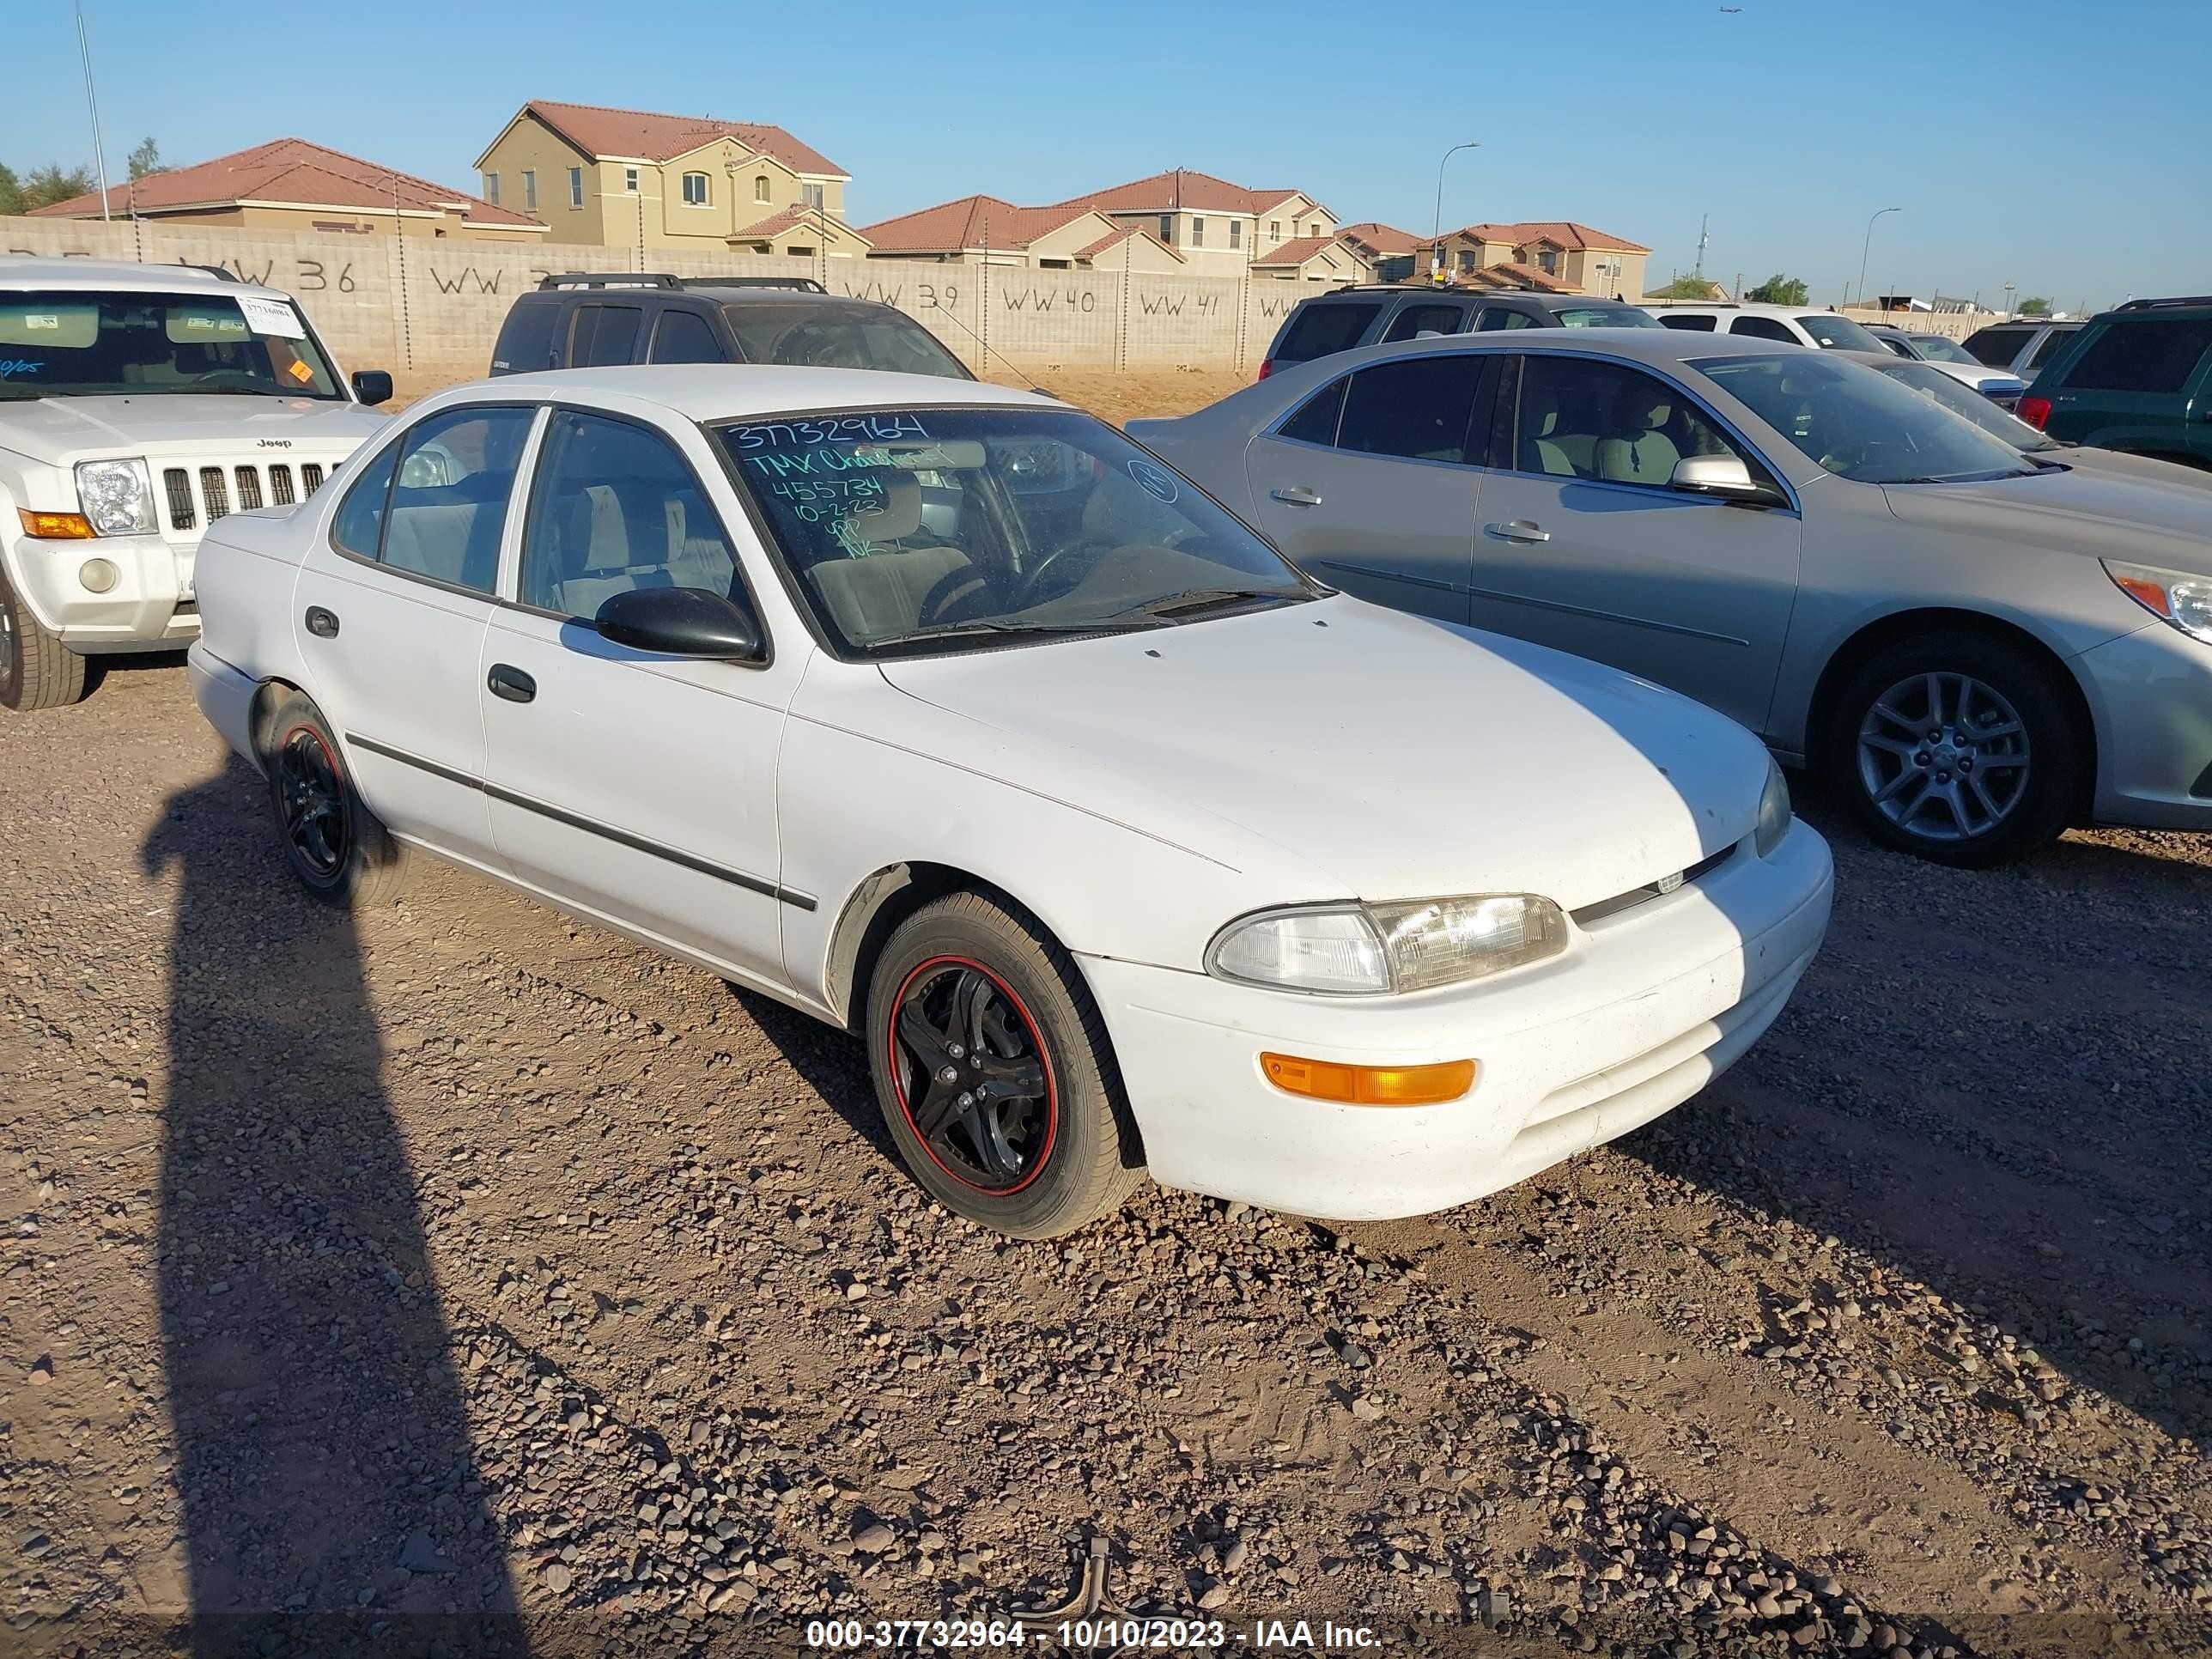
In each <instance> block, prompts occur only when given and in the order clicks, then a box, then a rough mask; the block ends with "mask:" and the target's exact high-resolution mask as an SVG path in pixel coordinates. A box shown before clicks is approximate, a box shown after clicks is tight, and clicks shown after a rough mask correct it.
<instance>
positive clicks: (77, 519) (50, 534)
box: [15, 507, 94, 542]
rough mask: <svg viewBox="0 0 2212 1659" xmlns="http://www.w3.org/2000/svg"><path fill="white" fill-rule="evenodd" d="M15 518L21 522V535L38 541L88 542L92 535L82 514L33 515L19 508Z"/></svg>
mask: <svg viewBox="0 0 2212 1659" xmlns="http://www.w3.org/2000/svg"><path fill="white" fill-rule="evenodd" d="M15 516H16V517H17V518H19V519H21V520H22V521H23V533H24V534H25V535H26V536H35V537H37V538H39V539H40V541H46V542H88V541H90V540H91V539H92V538H93V535H94V531H93V528H92V521H91V520H89V519H87V518H86V517H85V516H84V514H83V513H33V512H32V511H31V509H30V508H29V507H17V508H16V509H15Z"/></svg>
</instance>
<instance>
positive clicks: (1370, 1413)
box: [1352, 1394, 1383, 1423]
mask: <svg viewBox="0 0 2212 1659" xmlns="http://www.w3.org/2000/svg"><path fill="white" fill-rule="evenodd" d="M1352 1415H1353V1416H1354V1417H1356V1418H1358V1419H1359V1420H1360V1421H1361V1422H1363V1423H1372V1422H1373V1421H1374V1420H1375V1419H1376V1418H1378V1417H1380V1416H1382V1415H1383V1408H1382V1407H1380V1406H1378V1405H1376V1403H1375V1401H1374V1400H1373V1399H1372V1398H1371V1397H1370V1396H1369V1395H1364V1394H1363V1395H1355V1396H1353V1399H1352Z"/></svg>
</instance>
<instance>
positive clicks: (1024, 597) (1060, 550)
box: [1008, 542, 1090, 611]
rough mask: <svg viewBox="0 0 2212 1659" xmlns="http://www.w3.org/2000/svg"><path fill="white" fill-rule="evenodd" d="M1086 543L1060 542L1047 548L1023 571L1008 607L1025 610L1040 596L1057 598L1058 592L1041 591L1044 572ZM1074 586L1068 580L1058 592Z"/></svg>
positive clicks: (1034, 603) (1086, 544)
mask: <svg viewBox="0 0 2212 1659" xmlns="http://www.w3.org/2000/svg"><path fill="white" fill-rule="evenodd" d="M1088 545H1090V544H1088V543H1085V542H1062V543H1061V544H1060V545H1059V546H1058V547H1054V548H1051V549H1048V550H1047V551H1046V553H1045V555H1044V556H1043V557H1042V558H1041V559H1039V560H1038V561H1037V562H1036V563H1035V564H1033V565H1031V566H1030V568H1028V569H1027V570H1026V571H1024V572H1023V574H1022V578H1021V581H1020V583H1019V585H1018V586H1016V588H1015V590H1014V602H1013V604H1012V605H1011V606H1009V607H1008V609H1010V610H1014V611H1025V610H1027V609H1028V608H1029V607H1030V605H1036V604H1037V603H1039V602H1040V599H1042V598H1051V599H1057V598H1058V597H1059V596H1060V595H1059V594H1058V593H1054V594H1045V593H1044V592H1043V588H1044V578H1045V573H1046V572H1047V571H1048V570H1050V569H1051V568H1053V567H1054V565H1056V564H1058V563H1059V562H1060V559H1061V558H1062V556H1065V555H1066V554H1069V553H1072V552H1074V551H1075V550H1077V549H1079V548H1081V547H1085V546H1088ZM1077 580H1081V578H1078V579H1077ZM1073 586H1075V583H1074V582H1070V583H1068V584H1067V586H1066V587H1063V588H1061V589H1060V592H1061V593H1065V592H1067V589H1068V588H1069V587H1073Z"/></svg>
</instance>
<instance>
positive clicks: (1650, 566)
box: [1472, 352, 1802, 732]
mask: <svg viewBox="0 0 2212 1659" xmlns="http://www.w3.org/2000/svg"><path fill="white" fill-rule="evenodd" d="M1515 361H1516V363H1517V366H1518V374H1517V376H1516V375H1515V374H1513V373H1512V372H1511V371H1510V370H1509V372H1508V374H1507V379H1508V380H1515V379H1516V378H1517V380H1518V391H1517V397H1516V392H1515V388H1514V387H1513V386H1505V387H1503V388H1501V390H1500V392H1499V394H1498V405H1497V420H1496V422H1495V426H1494V428H1493V431H1492V437H1491V444H1490V448H1491V454H1492V462H1493V465H1494V466H1495V467H1496V469H1497V470H1496V471H1492V472H1491V473H1489V474H1488V475H1487V476H1486V477H1485V478H1484V480H1483V485H1482V512H1481V519H1482V526H1481V531H1480V534H1479V535H1478V536H1477V538H1475V552H1474V573H1473V577H1472V584H1473V587H1474V607H1473V620H1474V625H1475V626H1476V627H1478V628H1490V629H1497V630H1498V632H1499V633H1501V634H1511V635H1516V636H1517V637H1519V638H1521V639H1525V640H1534V641H1536V642H1537V643H1538V644H1541V645H1549V646H1554V647H1558V648H1559V649H1560V650H1562V651H1570V652H1572V653H1574V654H1575V655H1577V656H1578V657H1589V658H1592V659H1595V660H1596V661H1599V662H1603V663H1610V664H1612V665H1613V666H1614V667H1616V668H1625V669H1626V670H1628V671H1630V672H1631V673H1634V674H1641V675H1643V676H1644V678H1647V679H1651V680H1656V681H1657V682H1658V683H1659V684H1662V685H1666V686H1671V687H1673V688H1674V690H1677V691H1681V692H1684V693H1686V694H1687V695H1688V696H1692V697H1695V698H1696V699H1698V701H1699V702H1703V703H1706V704H1709V705H1710V706H1711V707H1712V708H1717V709H1719V710H1720V711H1721V712H1722V713H1723V714H1727V715H1729V716H1731V717H1732V718H1734V719H1735V720H1740V721H1741V722H1742V723H1743V724H1744V725H1746V726H1749V727H1750V728H1751V729H1752V730H1753V731H1754V732H1764V731H1765V729H1766V717H1767V710H1768V707H1769V705H1770V704H1771V702H1772V701H1773V693H1774V678H1775V673H1776V670H1777V667H1778V665H1779V663H1780V661H1781V656H1782V643H1783V637H1784V634H1785V633H1786V631H1787V630H1788V628H1789V624H1790V608H1791V606H1792V605H1793V604H1794V603H1795V601H1796V592H1797V574H1798V559H1799V532H1800V529H1801V528H1802V526H1801V524H1800V521H1799V520H1798V517H1797V515H1796V513H1794V512H1791V511H1788V510H1786V509H1780V508H1776V509H1769V510H1757V509H1753V508H1748V507H1731V506H1728V505H1725V504H1723V503H1722V502H1719V501H1714V500H1711V499H1710V498H1708V497H1705V496H1698V495H1680V494H1677V493H1675V492H1674V490H1672V489H1670V488H1669V487H1668V481H1669V479H1670V477H1672V475H1673V472H1674V464H1675V462H1676V461H1678V460H1679V459H1681V458H1682V457H1684V456H1686V455H1713V454H1733V455H1736V456H1738V457H1740V458H1741V459H1742V460H1743V461H1744V463H1745V465H1747V466H1748V467H1749V468H1750V469H1751V471H1752V475H1753V477H1771V476H1772V475H1771V473H1770V472H1769V471H1767V469H1766V468H1765V465H1763V464H1762V463H1761V462H1760V461H1759V457H1758V456H1757V455H1756V454H1755V453H1753V452H1752V451H1751V450H1749V449H1748V448H1747V447H1745V446H1744V445H1742V444H1741V443H1739V442H1738V441H1736V440H1735V439H1734V438H1733V437H1731V436H1729V435H1728V433H1727V432H1726V431H1724V430H1723V428H1722V427H1721V425H1720V424H1719V422H1717V421H1716V420H1714V419H1713V418H1712V417H1711V415H1710V414H1708V413H1707V412H1706V411H1705V410H1703V409H1701V408H1699V405H1698V404H1696V403H1695V402H1693V401H1692V399H1691V398H1689V396H1688V395H1687V394H1686V393H1685V392H1682V391H1681V390H1680V389H1679V388H1677V387H1675V386H1671V385H1669V384H1668V383H1667V382H1665V381H1662V380H1659V379H1657V378H1656V376H1653V375H1650V374H1645V373H1644V371H1643V370H1641V369H1638V368H1630V367H1628V366H1627V365H1626V364H1622V363H1617V362H1607V361H1604V360H1602V359H1599V358H1594V357H1580V356H1568V355H1566V354H1564V353H1553V352H1543V353H1534V352H1532V353H1529V354H1528V355H1527V356H1522V357H1520V358H1518V359H1517V360H1515Z"/></svg>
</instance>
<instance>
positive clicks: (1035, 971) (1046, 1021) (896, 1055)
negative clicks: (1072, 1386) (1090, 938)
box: [866, 893, 1144, 1238]
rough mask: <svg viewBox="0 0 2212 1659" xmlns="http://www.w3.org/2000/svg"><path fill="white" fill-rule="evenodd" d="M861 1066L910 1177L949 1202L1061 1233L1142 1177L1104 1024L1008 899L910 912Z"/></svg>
mask: <svg viewBox="0 0 2212 1659" xmlns="http://www.w3.org/2000/svg"><path fill="white" fill-rule="evenodd" d="M866 1018H867V1023H868V1064H869V1071H870V1073H871V1074H872V1077H873V1079H874V1081H875V1085H876V1098H877V1100H878V1103H879V1104H880V1105H881V1106H882V1108H883V1113H884V1121H885V1123H886V1124H887V1125H888V1126H889V1127H890V1133H891V1139H892V1140H893V1141H894V1142H895V1143H896V1145H897V1146H898V1149H899V1155H900V1157H901V1158H903V1159H904V1160H905V1162H906V1166H907V1168H908V1170H909V1171H911V1172H912V1174H913V1176H914V1177H915V1180H916V1181H917V1182H919V1183H920V1184H921V1187H922V1188H924V1189H925V1190H926V1191H927V1193H928V1194H930V1196H931V1197H933V1198H934V1199H935V1200H937V1201H938V1202H939V1203H940V1204H942V1205H944V1206H945V1207H946V1208H947V1209H949V1210H951V1211H952V1212H955V1213H956V1214H958V1215H963V1216H965V1217H967V1218H969V1220H971V1221H975V1222H978V1223H980V1224H981V1225H984V1226H986V1227H990V1228H994V1229H995V1230H996V1231H1000V1232H1003V1233H1008V1234H1011V1235H1012V1236H1013V1237H1017V1238H1054V1237H1058V1236H1060V1234H1062V1233H1066V1232H1072V1231H1074V1230H1075V1229H1076V1228H1078V1227H1080V1226H1083V1225H1085V1224H1086V1223H1088V1222H1091V1221H1093V1220H1096V1219H1097V1218H1098V1217H1100V1216H1102V1215H1104V1214H1106V1213H1107V1212H1109V1211H1112V1210H1115V1209H1118V1208H1120V1207H1121V1204H1122V1203H1123V1202H1124V1201H1125V1200H1127V1197H1128V1195H1129V1194H1130V1193H1131V1192H1132V1191H1133V1189H1134V1188H1135V1187H1136V1184H1137V1182H1138V1181H1139V1179H1140V1178H1141V1177H1142V1176H1143V1173H1144V1170H1143V1163H1142V1159H1141V1158H1139V1156H1138V1155H1137V1146H1138V1142H1137V1135H1136V1128H1135V1126H1134V1124H1133V1122H1132V1121H1131V1120H1130V1118H1129V1115H1128V1108H1127V1104H1126V1103H1125V1102H1124V1101H1123V1100H1122V1098H1121V1075H1120V1073H1119V1071H1118V1069H1117V1068H1116V1067H1115V1063H1114V1055H1113V1050H1112V1048H1111V1047H1110V1046H1109V1043H1108V1042H1107V1038H1106V1030H1105V1025H1104V1023H1103V1021H1102V1020H1101V1019H1100V1018H1099V1016H1098V1011H1097V1006H1096V1005H1095V1004H1093V1003H1092V1001H1091V996H1090V994H1089V992H1088V991H1087V990H1086V989H1085V987H1084V984H1083V981H1082V979H1081V977H1080V976H1079V975H1078V973H1077V971H1076V969H1075V964H1074V963H1073V961H1072V960H1070V959H1069V957H1068V955H1067V952H1066V951H1064V950H1062V949H1061V948H1060V945H1058V944H1057V943H1055V942H1054V940H1053V939H1052V938H1051V937H1050V935H1048V933H1045V931H1044V930H1043V928H1042V927H1040V926H1039V925H1038V924H1037V922H1036V920H1035V919H1034V918H1033V917H1031V916H1030V915H1027V914H1026V913H1025V912H1024V911H1021V910H1019V909H1018V908H1015V907H1014V906H1012V905H1011V904H1009V903H1007V902H1005V901H1003V900H999V899H994V898H991V897H987V896H984V895H981V894H978V893H955V894H953V895H951V896H949V897H946V898H942V899H939V900H938V901H936V902H934V903H932V904H929V905H927V906H925V907H924V908H921V909H920V910H917V911H916V912H915V914H914V915H911V916H909V917H908V918H907V920H906V921H903V922H902V923H901V924H900V925H899V927H897V928H896V930H895V931H894V932H893V933H892V934H891V936H890V939H888V940H887V941H886V942H885V944H884V951H883V954H882V956H881V957H878V959H877V962H876V968H875V972H874V974H873V975H872V977H871V979H870V981H869V989H868V1001H867V1014H866Z"/></svg>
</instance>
